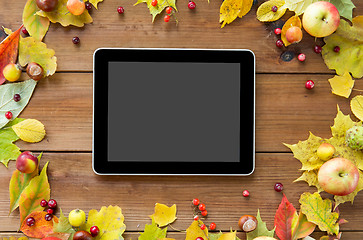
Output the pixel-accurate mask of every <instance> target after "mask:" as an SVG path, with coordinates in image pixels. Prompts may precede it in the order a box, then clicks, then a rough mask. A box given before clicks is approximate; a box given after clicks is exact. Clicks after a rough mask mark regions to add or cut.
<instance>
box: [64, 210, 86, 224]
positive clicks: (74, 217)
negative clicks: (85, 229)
mask: <svg viewBox="0 0 363 240" xmlns="http://www.w3.org/2000/svg"><path fill="white" fill-rule="evenodd" d="M68 220H69V223H70V224H71V225H72V226H73V227H79V226H81V225H82V224H84V223H85V222H86V214H85V212H84V211H83V210H81V209H74V210H72V211H71V212H70V213H69V215H68Z"/></svg>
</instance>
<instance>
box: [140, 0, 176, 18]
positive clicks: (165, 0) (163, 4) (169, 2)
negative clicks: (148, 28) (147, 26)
mask: <svg viewBox="0 0 363 240" xmlns="http://www.w3.org/2000/svg"><path fill="white" fill-rule="evenodd" d="M151 2H152V0H137V2H136V3H135V4H134V6H136V5H138V4H140V3H146V5H147V7H148V8H149V11H150V14H151V15H152V16H153V17H152V22H154V20H155V17H156V16H157V15H158V14H160V13H161V12H162V11H163V10H164V9H165V8H167V7H169V6H170V7H172V8H174V9H175V11H177V8H176V5H175V2H176V0H160V1H158V4H157V5H156V6H153V5H151Z"/></svg>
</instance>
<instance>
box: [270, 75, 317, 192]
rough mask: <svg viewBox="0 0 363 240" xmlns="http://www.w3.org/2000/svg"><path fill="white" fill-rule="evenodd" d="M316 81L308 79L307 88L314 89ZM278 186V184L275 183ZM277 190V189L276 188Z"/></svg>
mask: <svg viewBox="0 0 363 240" xmlns="http://www.w3.org/2000/svg"><path fill="white" fill-rule="evenodd" d="M314 85H315V84H314V82H313V81H312V80H308V81H307V82H306V83H305V87H306V88H307V89H309V90H310V89H313V87H314ZM275 186H276V185H275ZM281 186H282V184H281ZM275 190H276V189H275Z"/></svg>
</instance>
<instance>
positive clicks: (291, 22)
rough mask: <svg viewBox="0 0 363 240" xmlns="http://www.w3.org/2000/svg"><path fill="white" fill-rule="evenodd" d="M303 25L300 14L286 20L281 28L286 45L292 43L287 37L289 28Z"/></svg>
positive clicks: (282, 38)
mask: <svg viewBox="0 0 363 240" xmlns="http://www.w3.org/2000/svg"><path fill="white" fill-rule="evenodd" d="M301 26H302V25H301V20H300V18H299V16H298V15H295V16H292V17H291V18H289V19H288V20H287V21H286V22H285V24H284V26H283V27H282V29H281V40H282V41H283V42H284V44H285V46H286V47H287V46H289V45H291V43H290V42H289V41H287V39H286V32H287V30H288V29H289V28H291V27H298V28H301Z"/></svg>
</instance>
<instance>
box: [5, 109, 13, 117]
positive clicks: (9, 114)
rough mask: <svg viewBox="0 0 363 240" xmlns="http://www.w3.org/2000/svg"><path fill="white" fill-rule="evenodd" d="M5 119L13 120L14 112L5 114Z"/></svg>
mask: <svg viewBox="0 0 363 240" xmlns="http://www.w3.org/2000/svg"><path fill="white" fill-rule="evenodd" d="M5 117H6V118H7V119H12V118H13V113H12V112H10V111H8V112H6V113H5Z"/></svg>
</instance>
